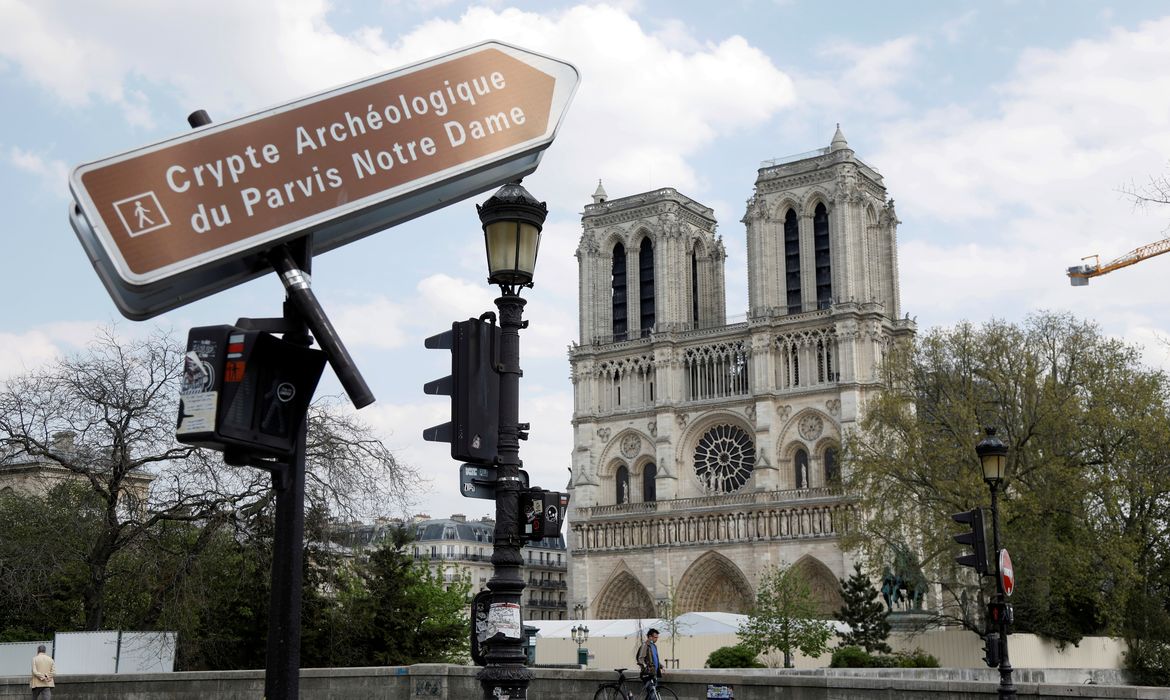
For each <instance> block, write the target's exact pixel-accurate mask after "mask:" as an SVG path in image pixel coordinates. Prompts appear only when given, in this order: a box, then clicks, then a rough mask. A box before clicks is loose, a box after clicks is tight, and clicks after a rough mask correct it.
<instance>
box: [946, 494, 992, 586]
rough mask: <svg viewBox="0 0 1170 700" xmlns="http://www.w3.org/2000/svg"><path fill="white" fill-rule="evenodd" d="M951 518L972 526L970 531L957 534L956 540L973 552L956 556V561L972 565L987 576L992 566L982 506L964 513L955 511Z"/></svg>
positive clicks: (982, 574)
mask: <svg viewBox="0 0 1170 700" xmlns="http://www.w3.org/2000/svg"><path fill="white" fill-rule="evenodd" d="M951 519H952V520H954V521H955V522H957V523H963V524H964V525H967V526H969V527H970V531H969V532H964V533H963V534H961V535H955V541H956V542H958V543H959V544H965V545H968V546H970V547H971V554H965V555H963V556H961V557H955V561H956V562H957V563H959V564H961V565H963V566H970V567H972V568H973V569H975V571H977V572H979V574H980V575H981V576H986V575H987V573H988V571H989V570H990V567H988V565H987V533H986V531H985V530H984V527H985V525H984V523H985V521H986V517H985V514H984V512H983V509H982V508H974V509H972V510H968V511H964V512H962V513H955V514H954V515H952V516H951Z"/></svg>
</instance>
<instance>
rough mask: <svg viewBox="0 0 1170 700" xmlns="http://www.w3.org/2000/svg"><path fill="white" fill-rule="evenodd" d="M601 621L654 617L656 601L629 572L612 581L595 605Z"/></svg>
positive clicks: (622, 573) (618, 575) (617, 576)
mask: <svg viewBox="0 0 1170 700" xmlns="http://www.w3.org/2000/svg"><path fill="white" fill-rule="evenodd" d="M594 608H595V610H596V611H597V612H596V615H597V619H599V620H625V619H630V618H638V619H643V620H644V619H648V618H651V617H654V601H653V599H651V598H650V593H649V592H648V591H647V590H646V587H645V586H643V585H642V583H641V582H640V581H639V580H638V579H636V578H634V576H633V574H631V573H630V572H628V571H622V572H619V573H618V574H617V575H616V576H614V577H613V578H612V579H610V581H609V583H608V584H606V586H605V588H604V589H603V590H602V591H601V593H600V594H599V595H598V596H597V601H596V603H594Z"/></svg>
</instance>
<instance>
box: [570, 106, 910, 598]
mask: <svg viewBox="0 0 1170 700" xmlns="http://www.w3.org/2000/svg"><path fill="white" fill-rule="evenodd" d="M742 221H743V223H744V225H745V226H746V227H747V272H748V290H749V294H748V309H747V314H746V317H743V316H741V317H739V318H730V319H729V318H728V316H727V312H726V299H725V290H724V270H723V268H724V260H725V257H726V252H725V249H724V247H723V242H722V241H721V239H720V238H719V237H718V236H716V234H715V227H716V220H715V212H714V211H713V210H712V209H710V208H708V207H706V206H703V205H702V204H700V203H699V202H696V201H695V200H693V199H690V198H689V197H687V196H685V195H683V194H681V193H679V192H678V191H676V190H674V189H671V188H665V189H660V190H654V191H652V192H644V193H642V194H636V195H632V196H629V197H622V198H619V199H609V198H608V197H607V195H606V193H605V190H604V189H603V188H602V186H601V184H600V183H599V184H598V188H597V192H596V193H595V194H594V195H593V203H592V204H589V205H587V206H586V207H585V212H584V215H583V216H582V227H583V231H582V234H581V241H580V244H579V245H578V247H577V258H578V261H579V265H580V322H581V338H580V342H579V343H578V344H576V345H574V347H573V348H572V349H571V351H570V364H571V366H572V381H573V395H574V410H573V426H574V451H573V460H572V461H573V475H572V480H571V483H570V486H569V488H570V491H571V493H572V504H573V508H572V512H571V517H570V525H571V540H572V541H571V550H572V559H571V563H570V567H571V569H570V570H571V575H570V581H571V592H570V600H569V604H570V606H571V608H572V613H573V616H574V617H577V618H601V619H611V618H642V619H648V618H653V617H657V616H660V615H661V614H662V612H663V610H664V609H665V607H666V606H667V605H668V601H669V600H670V599H671V598H672V597H673V599H674V602H675V610H676V612H678V613H682V612H689V611H725V612H747V611H748V610H749V609H750V608H751V607H752V605H753V602H754V600H755V593H756V587H757V585H758V583H759V580H760V576H761V574H762V573H763V572H764V570H765V568H766V567H769V566H773V565H779V564H791V565H795V566H796V567H797V568H798V570H799V571H800V572H801V573H802V575H804V576H805V577H806V579H807V580H808V582H809V583H810V584H811V586H812V589H813V591H814V594H815V595H816V596H817V597H818V600H819V602H820V604H821V606H822V610H824V611H825V612H831V611H833V610H835V609H837V608H838V607H840V597H839V593H838V583H837V579H838V577H842V576H845V575H847V573H849V570H850V569H851V568H852V563H853V562H852V561H851V560H850V558H849V556H848V555H847V553H845V552H844V551H842V549H841V547H840V535H841V533H842V530H843V528H844V527H845V524H846V516H847V514H848V513H849V511H850V510H851V509H852V508H853V507H854V506H853V500H852V499H851V498H849V497H848V494H842V493H841V492H840V490H839V489H837V488H835V482H837V481H838V480H839V478H840V471H839V469H840V468H839V466H838V461H839V460H838V455H839V449H840V440H841V436H842V434H843V432H844V431H847V430H848V429H849V428H850V427H851V426H853V425H854V424H855V423H856V422H857V421H858V419H859V414H860V412H861V411H862V410H863V409H864V406H865V401H866V398H867V396H868V395H869V394H870V393H871V392H874V391H876V390H877V389H878V387H879V386H880V377H879V375H878V366H879V363H880V362H881V360H882V357H883V354H884V353H885V352H886V351H887V349H888V348H889V347H890V346H891V345H892V344H894V343H898V342H901V341H904V340H908V339H909V338H910V337H912V335H913V333H914V330H915V329H914V324H913V323H912V322H911V321H910V320H908V319H902V318H899V317H900V316H901V310H900V307H899V299H898V256H897V224H898V218H897V216H896V214H895V213H894V203H893V200H891V199H889V198H888V195H887V192H886V188H885V184H884V183H883V181H882V176H881V175H880V174H879V173H878V172H877V171H876V170H874V169H873V168H872V167H870V166H868V165H866V164H865V163H864V162H863V161H861V160H860V159H859V158H857V156H856V155H855V154H854V152H853V150H852V149H851V148H849V144H848V143H847V142H846V140H845V137H844V135H843V134H842V133H841V130H840V128H838V129H837V132H836V133H835V134H834V136H833V140H832V142H831V144H830V145H829V146H828V147H827V148H821V149H818V150H816V151H813V152H811V153H802V154H799V155H796V156H792V157H788V158H782V159H779V160H776V161H769V162H766V163H764V165H763V167H761V168H760V170H759V174H758V177H757V178H756V184H755V193H754V194H753V195H752V197H751V199H749V200H748V202H747V211H746V213H745V214H744V216H743V219H742Z"/></svg>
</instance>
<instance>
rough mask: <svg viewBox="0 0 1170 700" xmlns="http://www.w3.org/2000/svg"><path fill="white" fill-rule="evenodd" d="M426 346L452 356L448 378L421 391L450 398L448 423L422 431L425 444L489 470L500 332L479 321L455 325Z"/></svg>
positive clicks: (496, 426)
mask: <svg viewBox="0 0 1170 700" xmlns="http://www.w3.org/2000/svg"><path fill="white" fill-rule="evenodd" d="M486 315H487V314H485V316H486ZM492 320H493V321H494V320H495V319H494V318H493V319H492ZM426 346H427V347H428V348H431V349H441V350H450V351H451V374H449V375H447V376H446V377H443V378H442V379H436V380H435V381H433V382H427V383H426V384H424V385H423V391H424V392H425V393H427V394H447V395H449V396H450V397H451V420H450V421H449V422H447V423H443V424H442V425H436V426H434V427H432V428H427V429H426V430H424V431H423V439H424V440H430V441H432V442H449V443H451V458H452V459H456V460H459V461H461V462H468V463H470V464H485V465H486V464H492V463H493V462H495V459H496V442H497V441H498V439H499V432H500V374H499V371H498V370H497V368H496V365H497V362H496V357H497V355H498V354H499V347H500V328H499V326H497V325H495V323H489V322H487V321H484V320H482V318H479V319H476V318H469V319H467V320H466V321H456V322H455V323H452V324H451V330H449V331H444V332H442V333H439V334H438V335H433V336H431V337H430V338H427V339H426Z"/></svg>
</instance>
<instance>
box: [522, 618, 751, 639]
mask: <svg viewBox="0 0 1170 700" xmlns="http://www.w3.org/2000/svg"><path fill="white" fill-rule="evenodd" d="M746 619H747V615H737V614H735V613H725V612H689V613H683V614H682V615H679V616H678V633H679V634H680V635H706V634H735V633H736V631H737V630H738V629H739V623H740V622H742V621H744V620H746ZM524 624H526V625H529V626H530V627H535V628H537V629H538V630H540V631H539V632H538V633H537V636H538V637H544V638H551V637H563V638H565V639H569V638H571V637H572V636H573V635H572V629H573V628H574V627H576V626H577V625H585V626H586V627H588V628H589V637H590V639H595V638H599V637H635V638H637V637H642V636H645V634H646V630H648V629H650V628H651V627H653V628H655V629H657V630H658V631H659V632H661V633H662V635H663V636H667V634H668V631H667V627H668V625H667V624H666V621H664V620H638V619H627V620H528V621H527V622H525V623H524Z"/></svg>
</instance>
